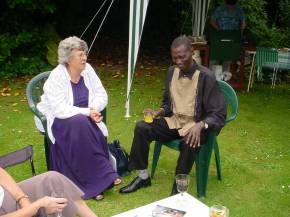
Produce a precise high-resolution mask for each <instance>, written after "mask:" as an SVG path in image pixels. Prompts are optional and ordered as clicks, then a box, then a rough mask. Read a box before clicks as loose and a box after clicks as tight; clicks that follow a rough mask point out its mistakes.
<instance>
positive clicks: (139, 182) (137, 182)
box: [120, 176, 151, 193]
mask: <svg viewBox="0 0 290 217" xmlns="http://www.w3.org/2000/svg"><path fill="white" fill-rule="evenodd" d="M148 186H151V179H150V177H148V178H147V179H141V178H140V177H139V176H137V177H136V178H135V179H134V180H133V181H132V182H131V183H130V184H129V185H127V186H125V187H123V188H121V189H120V193H131V192H134V191H137V190H138V189H139V188H145V187H148Z"/></svg>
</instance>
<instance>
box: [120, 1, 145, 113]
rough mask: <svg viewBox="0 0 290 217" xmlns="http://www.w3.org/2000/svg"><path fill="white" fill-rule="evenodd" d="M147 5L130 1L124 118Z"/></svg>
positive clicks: (142, 2) (127, 110) (127, 111)
mask: <svg viewBox="0 0 290 217" xmlns="http://www.w3.org/2000/svg"><path fill="white" fill-rule="evenodd" d="M148 3H149V0H130V18H129V49H128V80H127V97H126V104H125V108H126V114H125V117H126V118H129V117H130V91H131V85H132V81H133V75H134V71H135V65H136V60H137V55H138V50H139V45H140V41H141V35H142V31H143V26H144V21H145V17H146V12H147V7H148Z"/></svg>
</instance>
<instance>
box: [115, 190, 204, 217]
mask: <svg viewBox="0 0 290 217" xmlns="http://www.w3.org/2000/svg"><path fill="white" fill-rule="evenodd" d="M183 197H184V200H185V201H186V207H184V208H180V207H178V203H177V202H178V200H180V198H181V195H180V194H177V195H174V196H171V197H167V198H165V199H162V200H159V201H156V202H153V203H150V204H147V205H145V206H141V207H138V208H136V209H131V210H129V211H126V212H123V213H120V214H118V215H114V216H113V217H151V216H152V210H153V209H154V208H155V206H156V205H161V206H165V207H169V208H173V209H178V210H183V211H186V214H185V215H184V217H190V216H194V217H208V216H209V207H208V206H206V205H205V204H203V203H202V202H200V201H199V200H197V199H196V198H194V197H193V196H191V195H190V194H188V193H184V194H183Z"/></svg>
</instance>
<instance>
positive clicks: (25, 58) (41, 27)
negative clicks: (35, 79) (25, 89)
mask: <svg viewBox="0 0 290 217" xmlns="http://www.w3.org/2000/svg"><path fill="white" fill-rule="evenodd" d="M0 6H1V9H0V11H1V13H0V14H1V15H0V22H1V29H0V76H15V75H22V74H33V73H36V72H39V71H40V70H42V69H44V68H45V67H47V61H46V52H47V49H46V42H47V37H48V35H49V34H48V33H47V31H50V29H49V28H47V25H48V23H49V21H50V17H51V15H52V14H53V12H54V11H55V9H56V8H55V5H54V4H52V3H51V2H50V0H42V1H37V0H6V1H2V2H1V3H0Z"/></svg>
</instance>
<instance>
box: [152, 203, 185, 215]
mask: <svg viewBox="0 0 290 217" xmlns="http://www.w3.org/2000/svg"><path fill="white" fill-rule="evenodd" d="M185 213H186V212H185V211H182V210H178V209H173V208H169V207H166V206H161V205H156V206H155V208H154V209H153V210H152V216H153V217H183V216H184V215H185Z"/></svg>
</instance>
